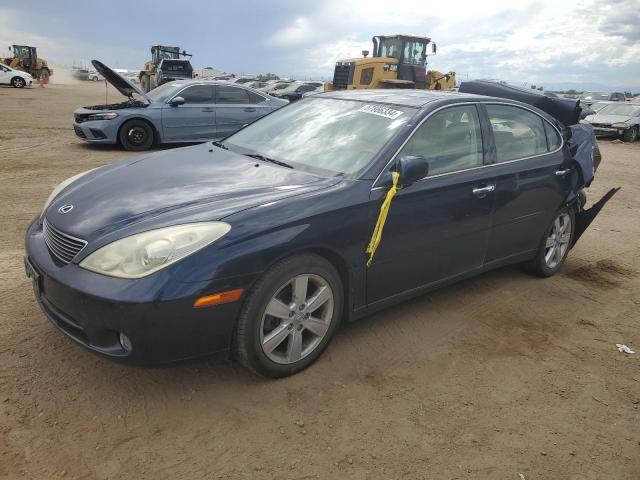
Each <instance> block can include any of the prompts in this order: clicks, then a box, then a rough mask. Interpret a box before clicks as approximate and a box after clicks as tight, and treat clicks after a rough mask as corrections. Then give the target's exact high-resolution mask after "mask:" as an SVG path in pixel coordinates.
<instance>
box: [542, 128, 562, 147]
mask: <svg viewBox="0 0 640 480" xmlns="http://www.w3.org/2000/svg"><path fill="white" fill-rule="evenodd" d="M542 123H543V124H544V131H545V133H546V134H547V144H548V145H549V151H550V152H553V151H554V150H556V149H558V148H560V144H561V143H562V140H561V138H560V134H558V131H557V130H556V129H555V128H553V127H552V126H551V124H550V123H549V122H545V121H543V122H542Z"/></svg>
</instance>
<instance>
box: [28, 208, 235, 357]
mask: <svg viewBox="0 0 640 480" xmlns="http://www.w3.org/2000/svg"><path fill="white" fill-rule="evenodd" d="M25 243H26V249H25V250H26V257H25V269H26V272H27V275H28V276H29V277H30V278H31V280H32V283H33V289H34V294H35V298H36V300H37V302H38V304H39V305H40V307H41V309H42V311H43V312H44V314H45V315H46V316H47V318H48V319H49V320H50V321H51V323H52V324H53V325H54V326H55V327H56V328H57V329H58V330H60V331H61V332H62V333H64V334H65V335H66V336H67V337H69V338H71V339H73V340H74V341H76V342H78V343H80V344H81V345H83V346H84V347H86V348H88V349H89V350H91V351H93V352H96V353H100V354H103V355H106V356H108V357H111V358H114V359H121V360H125V361H128V362H130V363H135V364H143V365H144V364H154V363H167V362H172V361H177V360H181V359H186V358H192V357H197V356H202V355H208V354H213V353H216V352H219V351H223V350H227V349H228V348H229V346H230V342H231V336H232V332H233V327H234V324H235V320H236V318H237V316H238V313H239V310H240V306H241V301H239V302H235V303H228V304H223V305H217V306H213V307H206V308H193V303H194V301H195V299H196V298H199V297H200V296H203V295H209V294H211V293H215V292H219V291H224V290H229V289H233V288H245V286H243V284H244V283H246V281H247V280H246V279H244V278H226V279H221V280H213V281H205V282H195V283H184V282H177V281H175V280H173V279H172V278H171V276H170V275H168V274H166V273H164V274H163V271H162V270H161V271H159V272H156V273H155V274H152V275H149V276H148V277H144V278H142V279H137V280H128V279H118V278H113V277H108V276H105V275H100V274H96V273H93V272H89V271H87V270H84V269H82V268H80V267H79V266H77V265H76V264H74V263H73V262H72V263H70V264H68V265H62V264H60V263H59V262H58V260H56V259H55V258H54V257H52V256H51V254H50V253H49V250H48V249H47V246H46V244H45V242H44V238H43V233H42V227H41V224H40V222H39V220H36V221H35V222H34V223H32V224H31V226H30V227H29V229H28V230H27V235H26V242H25ZM158 274H159V275H158ZM245 291H246V290H245ZM120 333H123V334H125V335H126V336H127V337H128V338H129V339H130V341H131V344H132V346H133V348H132V349H131V351H127V350H126V349H125V348H124V347H123V345H122V344H121V342H120Z"/></svg>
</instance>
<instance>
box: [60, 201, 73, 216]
mask: <svg viewBox="0 0 640 480" xmlns="http://www.w3.org/2000/svg"><path fill="white" fill-rule="evenodd" d="M71 210H73V205H71V204H70V203H68V204H67V205H63V206H61V207H60V208H59V209H58V213H61V214H62V215H64V214H65V213H69V212H70V211H71Z"/></svg>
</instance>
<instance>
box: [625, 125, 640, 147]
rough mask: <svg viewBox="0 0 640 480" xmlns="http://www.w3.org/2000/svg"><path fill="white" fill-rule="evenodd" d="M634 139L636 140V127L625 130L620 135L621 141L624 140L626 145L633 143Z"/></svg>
mask: <svg viewBox="0 0 640 480" xmlns="http://www.w3.org/2000/svg"><path fill="white" fill-rule="evenodd" d="M636 138H638V127H637V126H635V127H630V128H627V129H626V130H625V132H624V133H623V134H622V140H624V141H625V142H627V143H633V142H635V141H636Z"/></svg>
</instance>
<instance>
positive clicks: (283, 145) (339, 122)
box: [224, 97, 416, 175]
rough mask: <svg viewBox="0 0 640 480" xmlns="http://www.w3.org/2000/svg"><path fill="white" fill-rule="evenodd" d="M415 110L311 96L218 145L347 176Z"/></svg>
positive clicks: (392, 134)
mask: <svg viewBox="0 0 640 480" xmlns="http://www.w3.org/2000/svg"><path fill="white" fill-rule="evenodd" d="M415 112H416V110H415V109H412V108H406V107H398V106H396V105H392V106H389V105H381V104H372V103H364V102H360V101H350V100H336V99H331V98H317V97H315V98H313V97H312V98H307V99H304V100H301V101H299V102H296V103H293V104H290V105H288V106H286V107H284V108H281V109H280V110H276V111H275V112H274V113H272V114H270V115H267V116H266V117H264V118H262V119H261V120H258V121H257V122H255V123H253V124H251V125H249V126H248V127H246V128H244V129H242V130H240V131H239V132H238V133H236V134H234V135H232V136H231V137H229V138H228V139H227V140H225V142H224V143H225V144H226V145H229V146H230V147H231V148H232V149H233V147H234V146H235V147H240V149H241V150H242V152H241V153H257V154H260V155H263V156H265V157H269V158H273V159H276V160H279V161H282V162H286V163H288V164H290V165H292V166H293V167H294V168H299V169H301V170H307V171H310V172H313V173H319V174H326V175H340V174H352V173H356V172H358V171H360V170H361V169H363V168H364V167H366V166H367V165H368V164H369V163H370V162H371V160H373V158H374V156H375V155H376V154H377V153H378V152H379V151H380V150H381V149H382V147H383V146H384V145H385V143H386V142H387V141H389V140H390V139H391V138H392V137H393V136H394V135H395V134H396V133H397V132H398V131H399V130H400V127H402V126H403V125H405V124H406V123H407V121H408V120H409V119H410V118H411V117H412V116H413V115H414V113H415Z"/></svg>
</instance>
